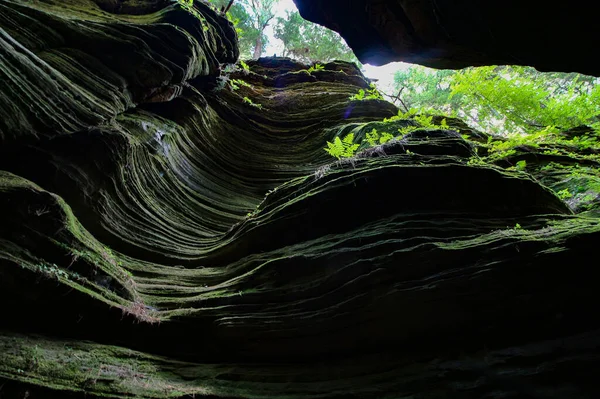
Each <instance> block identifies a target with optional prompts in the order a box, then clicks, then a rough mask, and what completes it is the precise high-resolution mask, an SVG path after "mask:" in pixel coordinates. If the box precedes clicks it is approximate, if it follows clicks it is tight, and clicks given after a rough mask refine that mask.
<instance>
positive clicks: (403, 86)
mask: <svg viewBox="0 0 600 399" xmlns="http://www.w3.org/2000/svg"><path fill="white" fill-rule="evenodd" d="M394 82H395V89H396V90H397V91H398V95H397V96H396V99H397V101H398V102H399V103H400V104H401V105H402V106H403V107H404V108H405V110H408V109H410V108H417V109H419V110H420V112H422V113H425V112H426V113H431V112H432V111H436V112H441V113H443V114H446V115H455V116H459V117H461V118H463V119H465V120H467V121H468V122H470V123H472V124H474V125H475V126H476V127H477V128H479V129H482V130H485V131H487V132H491V133H499V134H510V133H535V132H537V131H539V130H541V129H544V128H546V127H547V126H556V127H558V128H559V129H562V130H566V129H569V128H572V127H575V126H579V125H583V124H587V125H588V126H591V127H592V128H596V129H598V128H600V119H599V115H600V86H599V85H598V84H597V83H598V80H597V78H594V77H590V76H585V75H580V74H575V73H568V74H566V73H540V72H538V71H536V70H535V69H533V68H530V67H521V66H489V67H479V68H467V69H465V70H462V71H450V70H441V71H435V70H432V69H429V68H425V67H421V66H412V67H410V68H408V69H406V70H401V71H398V72H396V74H395V76H394Z"/></svg>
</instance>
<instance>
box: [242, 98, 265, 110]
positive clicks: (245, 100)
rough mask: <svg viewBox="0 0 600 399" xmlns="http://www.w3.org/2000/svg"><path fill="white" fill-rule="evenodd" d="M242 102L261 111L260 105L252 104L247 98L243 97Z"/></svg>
mask: <svg viewBox="0 0 600 399" xmlns="http://www.w3.org/2000/svg"><path fill="white" fill-rule="evenodd" d="M244 102H245V103H246V104H248V105H250V106H252V107H254V108H258V109H262V104H257V103H255V102H253V101H252V100H251V99H249V98H248V97H244Z"/></svg>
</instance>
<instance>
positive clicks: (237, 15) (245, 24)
mask: <svg viewBox="0 0 600 399" xmlns="http://www.w3.org/2000/svg"><path fill="white" fill-rule="evenodd" d="M209 1H210V2H211V3H212V4H213V5H215V6H216V7H217V8H218V9H221V8H222V7H226V6H227V4H228V3H229V0H209ZM278 1H279V0H237V1H235V2H234V3H233V5H232V6H231V8H230V9H229V12H228V13H227V16H228V18H229V19H230V20H231V21H232V22H233V23H234V25H235V26H236V30H237V33H238V41H239V47H240V57H241V58H246V59H247V58H254V59H256V58H258V57H260V56H261V54H262V52H263V50H264V46H265V45H266V44H267V43H268V38H267V36H266V35H265V29H266V27H267V26H268V25H269V23H270V22H271V20H272V19H273V18H274V17H275V10H274V8H275V5H276V4H277V2H278Z"/></svg>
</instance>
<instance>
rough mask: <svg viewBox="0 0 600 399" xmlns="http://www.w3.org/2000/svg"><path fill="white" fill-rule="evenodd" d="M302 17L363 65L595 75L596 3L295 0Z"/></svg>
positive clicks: (597, 72)
mask: <svg viewBox="0 0 600 399" xmlns="http://www.w3.org/2000/svg"><path fill="white" fill-rule="evenodd" d="M294 2H295V3H296V5H297V6H298V10H299V11H300V14H301V15H302V16H303V17H304V18H305V19H308V20H310V21H313V22H316V23H319V24H321V25H324V26H327V27H328V28H331V29H333V30H335V31H337V32H339V33H340V34H341V35H342V36H343V37H344V38H345V39H346V41H347V43H348V45H349V46H350V47H351V48H352V49H353V50H354V53H355V54H356V56H357V57H358V58H359V59H360V60H361V61H362V62H364V63H370V64H373V65H382V64H385V63H388V62H391V61H405V62H410V63H417V64H421V65H426V66H429V67H433V68H448V69H459V68H464V67H467V66H480V65H494V64H510V65H530V66H533V67H535V68H537V69H539V70H542V71H563V72H573V71H574V72H580V73H584V74H588V75H595V76H599V75H600V68H599V67H598V66H597V64H596V63H594V62H591V61H590V60H591V58H590V57H589V56H587V55H586V54H589V49H590V48H595V47H597V46H598V45H599V44H600V39H599V38H600V30H599V28H598V24H597V23H596V22H595V20H596V15H597V11H598V6H597V4H596V3H594V2H592V1H585V2H583V3H579V4H577V5H570V4H566V3H561V4H558V3H557V4H550V3H548V2H546V1H542V0H525V1H520V0H509V1H503V2H498V1H476V0H473V1H460V2H457V1H451V0H435V1H429V0H410V1H408V0H356V1H348V0H332V1H319V0H294Z"/></svg>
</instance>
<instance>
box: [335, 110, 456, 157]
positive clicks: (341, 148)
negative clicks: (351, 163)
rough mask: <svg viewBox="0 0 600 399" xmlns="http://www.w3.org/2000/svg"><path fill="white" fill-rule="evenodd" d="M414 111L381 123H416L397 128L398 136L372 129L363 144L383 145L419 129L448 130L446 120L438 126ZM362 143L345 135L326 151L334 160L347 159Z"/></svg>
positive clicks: (407, 152) (352, 136)
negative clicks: (355, 141)
mask: <svg viewBox="0 0 600 399" xmlns="http://www.w3.org/2000/svg"><path fill="white" fill-rule="evenodd" d="M416 112H417V111H416V110H410V111H409V112H405V113H403V112H402V111H398V115H396V116H393V117H391V118H385V119H384V120H383V123H392V122H396V121H400V120H408V119H410V120H413V121H415V122H416V123H415V124H414V125H409V126H405V127H401V128H398V129H397V130H398V135H397V136H394V135H393V134H391V133H388V132H378V131H377V129H372V130H371V131H370V132H367V133H366V134H365V138H364V139H363V141H364V142H366V143H367V144H368V146H369V147H374V146H377V145H381V144H385V143H387V142H389V141H390V140H392V139H394V138H399V137H401V136H404V135H405V134H407V133H410V132H413V131H415V130H419V129H446V130H448V129H450V128H449V126H448V124H447V123H446V120H445V119H443V120H442V121H441V122H440V124H436V123H434V122H433V116H427V115H419V114H417V113H416ZM363 141H361V142H360V143H356V144H355V143H354V133H349V134H347V135H346V136H345V137H344V139H340V138H339V137H336V139H335V141H334V142H333V143H331V142H327V148H325V151H327V152H328V153H329V154H330V155H332V156H334V157H336V158H338V159H339V158H347V157H352V156H354V154H355V152H356V150H357V149H358V148H359V147H360V146H361V145H362V144H363ZM406 154H409V155H410V154H412V153H411V152H410V151H408V150H407V151H406Z"/></svg>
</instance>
